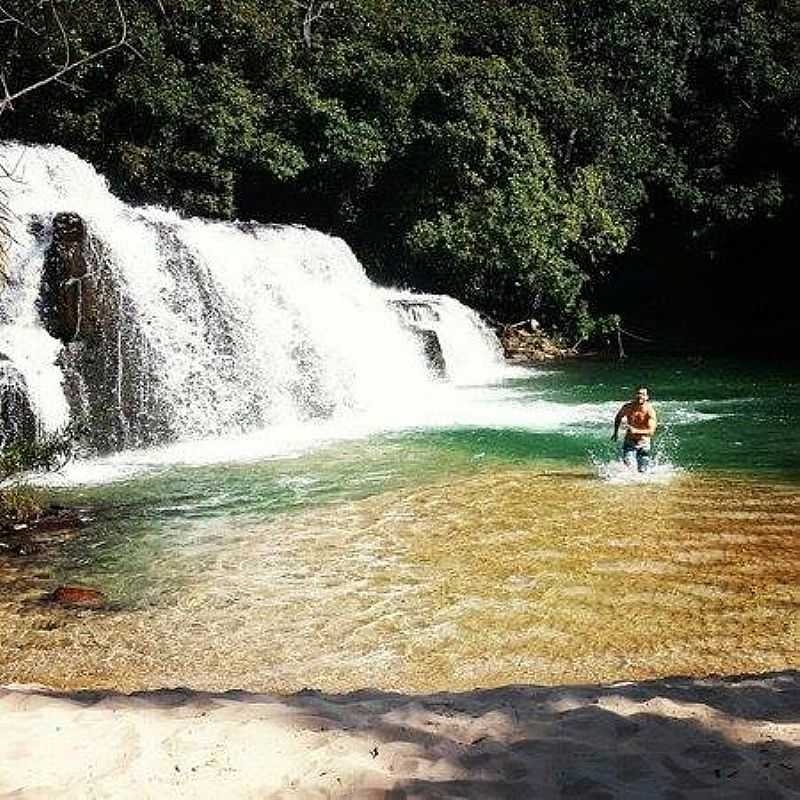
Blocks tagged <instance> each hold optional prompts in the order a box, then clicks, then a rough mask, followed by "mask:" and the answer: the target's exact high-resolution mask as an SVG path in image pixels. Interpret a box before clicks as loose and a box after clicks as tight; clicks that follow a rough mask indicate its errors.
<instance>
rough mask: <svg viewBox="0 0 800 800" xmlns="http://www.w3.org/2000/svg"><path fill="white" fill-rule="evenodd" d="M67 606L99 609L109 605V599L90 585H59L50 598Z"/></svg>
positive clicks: (57, 603) (52, 601) (51, 600)
mask: <svg viewBox="0 0 800 800" xmlns="http://www.w3.org/2000/svg"><path fill="white" fill-rule="evenodd" d="M48 599H49V600H50V602H51V603H55V604H56V605H59V606H64V607H65V608H88V609H92V610H94V611H98V610H100V609H102V608H105V607H106V605H108V599H107V598H106V596H105V595H104V594H103V593H102V592H101V591H100V590H99V589H93V588H91V587H89V586H59V587H58V588H57V589H56V590H55V591H54V592H53V593H52V594H51V595H50V597H49V598H48Z"/></svg>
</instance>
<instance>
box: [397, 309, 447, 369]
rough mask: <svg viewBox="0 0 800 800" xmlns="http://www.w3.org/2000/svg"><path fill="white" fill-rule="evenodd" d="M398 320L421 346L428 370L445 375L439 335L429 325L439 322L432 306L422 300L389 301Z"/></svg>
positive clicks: (444, 362)
mask: <svg viewBox="0 0 800 800" xmlns="http://www.w3.org/2000/svg"><path fill="white" fill-rule="evenodd" d="M390 304H391V306H392V307H393V308H394V309H395V311H397V314H398V316H399V317H400V320H401V321H402V322H403V324H404V325H405V326H406V327H407V328H409V329H410V330H411V331H412V332H413V333H414V335H415V336H416V337H417V338H418V339H419V341H420V343H421V344H422V352H423V354H424V356H425V360H426V361H427V363H428V368H429V369H430V370H431V371H432V372H434V373H435V374H436V375H438V376H439V377H442V378H444V377H445V376H446V375H447V362H446V361H445V359H444V353H443V352H442V343H441V342H440V341H439V335H438V334H437V333H436V331H435V330H433V328H431V327H430V326H431V325H435V324H436V323H437V322H439V319H440V317H439V312H438V311H437V310H436V308H435V307H434V305H433V304H432V303H429V302H425V301H424V300H405V299H396V300H391V301H390Z"/></svg>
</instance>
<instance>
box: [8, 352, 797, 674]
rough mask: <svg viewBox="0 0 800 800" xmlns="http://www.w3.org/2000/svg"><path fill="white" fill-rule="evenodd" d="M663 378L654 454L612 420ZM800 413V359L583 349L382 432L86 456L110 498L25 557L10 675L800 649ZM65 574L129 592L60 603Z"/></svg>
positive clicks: (85, 493) (78, 474)
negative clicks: (645, 471)
mask: <svg viewBox="0 0 800 800" xmlns="http://www.w3.org/2000/svg"><path fill="white" fill-rule="evenodd" d="M639 382H646V383H647V384H648V385H649V386H650V388H651V394H652V398H653V401H654V403H655V405H656V408H657V410H658V413H659V417H660V420H661V428H660V431H659V433H658V436H657V440H656V447H657V460H658V466H657V468H656V470H655V471H654V473H653V474H652V475H650V476H647V477H645V478H644V479H641V478H639V477H638V476H635V475H634V476H632V475H630V474H629V473H627V472H623V471H621V470H619V469H617V468H616V467H615V466H614V465H615V463H616V461H617V446H615V445H614V443H613V442H611V440H610V434H611V423H612V419H613V416H614V414H615V412H616V410H617V409H618V407H619V405H620V404H621V403H622V402H623V401H624V400H626V399H627V398H628V397H629V396H630V394H631V393H632V391H633V389H634V388H635V386H636V385H637V384H638V383H639ZM389 422H391V421H389ZM798 423H800V371H798V369H797V367H796V366H795V365H785V364H784V365H768V364H743V363H735V362H722V361H700V362H698V361H688V360H667V359H661V360H653V361H649V362H647V361H628V362H624V363H593V362H574V363H564V364H558V365H556V366H553V367H551V368H548V369H547V370H542V371H536V372H532V373H527V374H519V375H517V376H516V377H511V378H508V379H507V380H506V381H504V382H503V383H501V384H498V385H495V386H482V387H467V386H465V387H460V388H453V387H445V388H443V389H442V394H440V395H437V396H433V397H431V399H430V403H429V406H428V407H427V410H426V411H425V412H424V413H422V412H420V411H419V410H416V411H415V413H414V414H413V415H411V416H410V417H409V418H408V419H405V420H404V419H403V418H402V415H400V419H399V421H398V423H397V425H396V427H394V428H393V427H392V426H391V425H390V424H384V425H383V428H382V429H381V430H379V431H377V432H376V431H375V429H374V428H372V427H367V428H365V429H363V430H359V429H358V428H357V427H354V428H351V429H349V430H343V429H341V428H337V429H336V430H327V429H325V428H324V426H323V427H322V428H321V429H320V430H319V431H317V432H316V434H314V433H312V434H309V436H308V437H307V438H306V439H305V440H304V441H303V442H302V443H301V444H300V445H298V446H297V447H295V448H294V449H286V448H283V449H281V448H278V449H277V450H276V449H275V448H274V447H271V444H274V443H271V442H270V441H267V440H262V439H260V438H259V437H258V436H255V435H254V436H251V437H245V438H242V439H236V440H225V441H220V440H213V441H204V442H201V443H196V444H194V445H192V444H191V443H185V444H183V445H181V446H178V447H173V448H171V449H165V450H161V451H149V452H144V453H142V452H138V453H127V454H125V453H123V454H120V455H118V456H115V457H114V458H110V459H106V460H105V461H95V462H91V463H88V464H77V465H73V466H72V467H70V468H68V469H67V470H66V471H65V473H64V474H63V475H61V476H55V479H51V480H54V481H55V483H60V484H61V485H60V488H57V489H55V490H54V491H55V492H56V494H57V496H58V499H60V500H62V501H64V502H67V503H69V504H78V505H86V506H88V507H91V508H92V509H93V511H92V513H93V516H94V521H93V523H92V524H91V525H90V526H89V527H88V528H87V529H85V530H84V531H82V532H81V534H80V536H78V537H76V538H74V539H72V540H71V541H69V542H67V543H65V544H64V545H63V546H62V547H60V548H59V549H58V550H57V551H55V552H51V553H49V554H48V555H47V557H46V558H44V559H41V560H37V559H36V558H35V557H34V558H32V559H31V560H30V561H29V562H27V563H26V564H24V565H23V567H24V568H23V569H20V565H19V562H16V563H17V566H16V567H14V566H11V565H8V564H7V565H5V566H4V567H3V568H2V569H3V574H4V576H5V581H4V583H3V589H2V603H0V637H1V638H2V648H0V652H1V653H2V655H0V681H12V680H14V681H37V682H42V683H47V684H51V685H57V686H115V687H119V688H125V689H134V688H143V687H152V686H174V685H189V686H194V687H197V688H231V687H233V686H236V687H243V688H249V689H282V690H291V689H297V688H301V687H302V686H306V685H313V686H319V687H322V688H326V689H330V690H343V689H350V688H355V687H358V686H365V685H371V686H378V687H384V688H396V689H402V690H429V689H435V688H444V687H449V688H470V687H473V686H479V685H484V686H485V685H498V684H503V683H516V682H524V683H527V682H555V681H565V680H576V681H582V680H602V679H619V678H642V677H653V676H657V675H665V674H675V673H694V674H706V673H710V672H737V671H738V672H741V671H749V670H765V669H778V668H781V667H786V666H789V665H792V664H796V663H797V657H798V655H800V652H798V649H799V648H798V645H797V644H796V643H797V642H798V641H800V639H799V638H798V636H797V634H798V633H800V616H798V613H797V611H798V607H799V606H798V604H800V589H798V587H800V580H799V579H800V558H798V556H800V535H799V534H800V448H799V447H798V446H799V445H800V435H798V429H797V426H798ZM281 453H283V455H281ZM287 453H288V454H287ZM61 583H82V584H88V585H92V586H97V587H99V588H101V589H103V590H104V591H105V592H106V593H107V594H108V595H109V597H110V598H111V600H112V603H113V609H112V610H111V611H109V612H103V613H92V612H76V611H61V610H54V609H50V608H46V607H42V606H40V605H38V604H37V602H36V600H37V598H39V597H40V596H41V595H42V594H43V593H44V592H45V591H46V590H48V589H52V588H53V587H54V586H56V585H58V584H61Z"/></svg>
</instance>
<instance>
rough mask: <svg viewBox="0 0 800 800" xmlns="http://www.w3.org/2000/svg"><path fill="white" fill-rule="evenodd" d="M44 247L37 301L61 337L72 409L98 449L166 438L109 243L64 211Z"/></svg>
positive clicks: (152, 371)
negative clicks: (108, 246)
mask: <svg viewBox="0 0 800 800" xmlns="http://www.w3.org/2000/svg"><path fill="white" fill-rule="evenodd" d="M48 230H49V231H50V233H51V238H50V241H49V242H48V243H47V247H46V250H45V258H44V265H43V269H42V280H41V285H40V293H39V300H38V307H39V313H40V316H41V319H42V322H43V324H44V326H45V328H46V329H47V330H48V332H49V333H50V334H51V335H52V336H54V337H55V338H57V339H60V340H61V341H62V342H63V343H64V349H63V350H62V352H61V354H60V356H59V364H60V366H61V368H62V370H63V373H64V391H65V394H66V397H67V400H68V402H69V404H70V412H71V414H70V416H71V419H72V421H73V423H74V425H75V429H76V431H80V432H82V433H81V439H82V443H83V444H84V445H86V446H88V447H89V448H91V449H94V450H97V451H108V450H115V449H119V448H122V447H130V446H136V445H142V444H150V443H153V442H156V441H163V440H164V439H167V438H169V436H170V433H169V425H168V421H167V416H168V412H167V410H165V409H163V408H162V407H161V406H160V404H159V402H158V399H157V398H158V393H157V392H156V391H154V386H155V384H156V383H157V381H158V370H157V365H154V364H150V363H148V362H147V348H146V346H144V345H143V342H142V340H143V334H142V330H141V327H140V321H139V317H138V315H137V314H136V313H135V310H134V309H133V307H132V305H131V302H130V299H129V298H128V295H127V292H125V291H124V286H123V285H122V284H121V279H120V277H119V274H118V272H117V270H115V268H114V264H113V259H112V258H111V257H110V256H109V253H108V249H107V247H106V246H105V245H104V243H103V242H102V241H101V240H100V239H98V238H97V237H95V236H93V235H92V233H91V231H90V230H88V228H87V225H86V223H85V221H84V220H83V218H82V217H81V216H80V215H78V214H76V213H59V214H56V215H55V216H54V217H53V220H52V225H51V226H49V227H48V226H45V225H42V227H41V231H40V233H41V235H43V236H46V235H47V232H48Z"/></svg>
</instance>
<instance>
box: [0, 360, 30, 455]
mask: <svg viewBox="0 0 800 800" xmlns="http://www.w3.org/2000/svg"><path fill="white" fill-rule="evenodd" d="M35 437H36V415H35V414H34V413H33V409H32V408H31V403H30V400H29V398H28V389H27V386H26V384H25V378H24V377H23V376H22V373H20V371H19V370H18V369H17V368H16V367H15V366H14V365H13V364H12V363H11V361H9V359H8V357H7V356H5V355H4V354H3V353H0V447H9V446H11V445H14V444H18V443H21V442H30V441H33V439H34V438H35Z"/></svg>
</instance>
